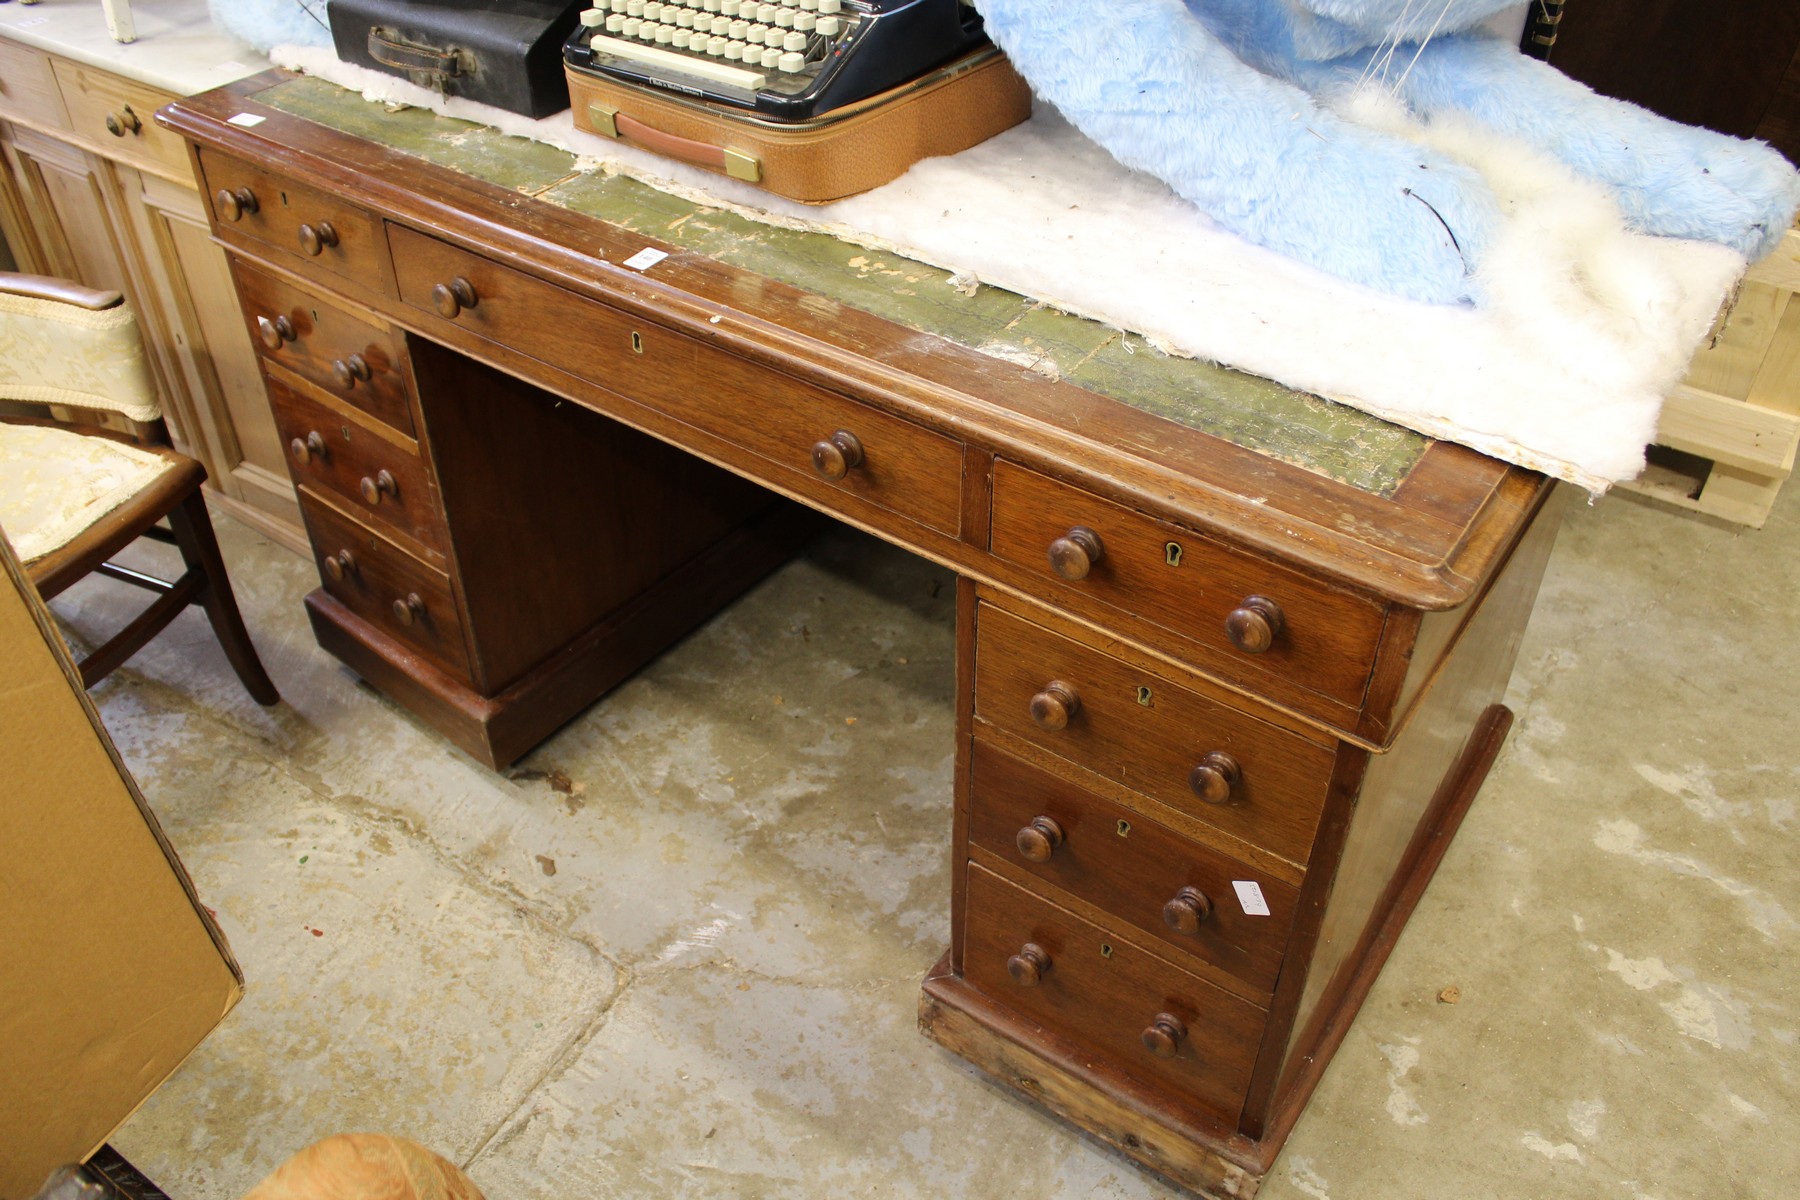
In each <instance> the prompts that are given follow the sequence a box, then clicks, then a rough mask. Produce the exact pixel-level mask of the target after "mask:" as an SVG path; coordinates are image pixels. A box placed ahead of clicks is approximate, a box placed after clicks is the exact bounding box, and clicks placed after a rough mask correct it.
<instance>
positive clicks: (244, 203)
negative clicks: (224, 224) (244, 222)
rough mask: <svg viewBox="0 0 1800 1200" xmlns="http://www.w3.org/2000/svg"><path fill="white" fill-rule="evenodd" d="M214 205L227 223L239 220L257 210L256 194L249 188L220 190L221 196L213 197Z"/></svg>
mask: <svg viewBox="0 0 1800 1200" xmlns="http://www.w3.org/2000/svg"><path fill="white" fill-rule="evenodd" d="M213 203H214V204H215V205H216V206H217V207H218V209H219V215H220V216H221V217H224V218H225V219H226V220H227V221H236V220H239V219H240V218H242V217H243V216H244V215H245V214H247V213H253V212H255V211H256V209H257V204H256V193H255V192H253V191H251V190H250V189H249V188H247V187H241V188H237V189H235V190H233V189H232V188H220V189H219V194H218V195H216V196H214V197H213Z"/></svg>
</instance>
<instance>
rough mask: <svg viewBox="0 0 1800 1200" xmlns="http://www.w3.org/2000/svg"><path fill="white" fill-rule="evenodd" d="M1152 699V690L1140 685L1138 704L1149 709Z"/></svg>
mask: <svg viewBox="0 0 1800 1200" xmlns="http://www.w3.org/2000/svg"><path fill="white" fill-rule="evenodd" d="M1152 699H1153V697H1152V696H1151V695H1150V689H1149V688H1147V687H1143V686H1142V685H1140V686H1139V687H1138V690H1137V702H1138V703H1139V704H1141V705H1143V706H1144V707H1145V708H1149V707H1150V701H1151V700H1152Z"/></svg>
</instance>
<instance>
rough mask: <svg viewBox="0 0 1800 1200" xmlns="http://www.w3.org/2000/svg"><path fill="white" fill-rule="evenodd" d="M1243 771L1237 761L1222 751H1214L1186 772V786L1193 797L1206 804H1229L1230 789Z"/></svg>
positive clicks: (1236, 782) (1234, 785) (1241, 776)
mask: <svg viewBox="0 0 1800 1200" xmlns="http://www.w3.org/2000/svg"><path fill="white" fill-rule="evenodd" d="M1243 775H1244V770H1243V768H1242V767H1240V766H1238V761H1237V759H1235V758H1233V757H1231V755H1229V754H1226V753H1225V752H1224V751H1222V750H1214V751H1213V752H1212V753H1211V754H1208V755H1207V756H1206V757H1205V758H1203V759H1201V760H1200V762H1199V764H1198V765H1197V766H1196V767H1195V768H1194V769H1193V770H1191V771H1189V772H1188V786H1189V787H1190V788H1192V789H1194V795H1196V796H1198V797H1200V798H1201V799H1202V800H1204V801H1206V802H1207V803H1208V804H1230V803H1231V793H1232V789H1234V788H1236V787H1237V784H1238V780H1239V779H1241V778H1243Z"/></svg>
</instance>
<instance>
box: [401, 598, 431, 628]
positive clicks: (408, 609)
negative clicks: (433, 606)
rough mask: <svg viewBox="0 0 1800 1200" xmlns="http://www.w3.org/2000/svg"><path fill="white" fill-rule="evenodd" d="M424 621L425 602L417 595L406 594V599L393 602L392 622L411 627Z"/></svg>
mask: <svg viewBox="0 0 1800 1200" xmlns="http://www.w3.org/2000/svg"><path fill="white" fill-rule="evenodd" d="M424 619H425V601H423V600H421V599H420V598H419V593H417V592H408V593H407V594H406V599H404V600H396V601H394V620H396V621H398V622H400V623H401V624H402V625H412V624H415V623H417V622H419V621H422V620H424Z"/></svg>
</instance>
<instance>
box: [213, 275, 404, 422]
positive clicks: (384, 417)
mask: <svg viewBox="0 0 1800 1200" xmlns="http://www.w3.org/2000/svg"><path fill="white" fill-rule="evenodd" d="M231 269H232V271H233V273H235V274H236V276H237V284H238V293H239V295H240V296H241V297H242V298H243V310H244V319H245V321H247V322H248V323H249V327H250V340H251V341H252V342H253V343H254V344H255V345H256V346H257V348H258V349H259V350H260V351H261V352H262V355H263V357H264V358H266V359H268V360H269V361H271V362H277V363H280V364H281V365H282V366H284V367H286V368H287V369H288V370H290V371H292V372H294V373H295V374H296V375H299V376H301V377H302V378H303V379H305V380H306V381H307V382H309V383H312V384H314V385H316V386H318V387H320V388H322V389H324V390H325V391H327V392H330V393H331V394H332V395H333V396H336V397H337V398H338V399H340V400H342V401H344V402H345V403H346V404H350V405H352V406H354V407H356V408H359V409H361V410H362V411H363V412H366V413H368V414H369V415H370V416H371V417H374V418H375V419H376V420H378V421H381V422H382V423H384V424H386V425H389V426H392V427H393V428H394V429H396V430H398V431H399V432H401V433H404V434H405V435H406V436H407V437H414V436H416V434H415V431H414V427H413V414H412V403H411V401H410V400H409V399H408V395H407V386H406V377H405V374H404V372H403V370H402V362H403V360H404V358H405V354H406V349H405V342H404V340H403V335H402V334H400V332H399V331H397V330H395V329H393V328H392V327H390V326H387V325H385V324H382V325H377V324H374V323H373V322H370V321H366V320H363V319H361V318H359V317H355V316H352V315H351V314H349V313H347V312H345V311H344V310H343V309H341V308H339V307H338V306H337V305H336V304H335V303H334V302H332V301H329V300H326V299H324V298H322V297H320V296H317V295H314V294H313V293H312V292H309V291H307V290H306V289H305V288H302V287H298V286H296V285H295V284H292V283H289V282H287V281H286V280H284V279H277V278H275V277H274V276H272V275H269V274H266V273H264V272H262V271H259V270H257V269H256V268H255V267H252V266H250V265H249V264H247V263H245V262H242V261H241V260H238V259H235V258H234V259H233V260H232V263H231ZM284 322H285V324H284Z"/></svg>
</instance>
